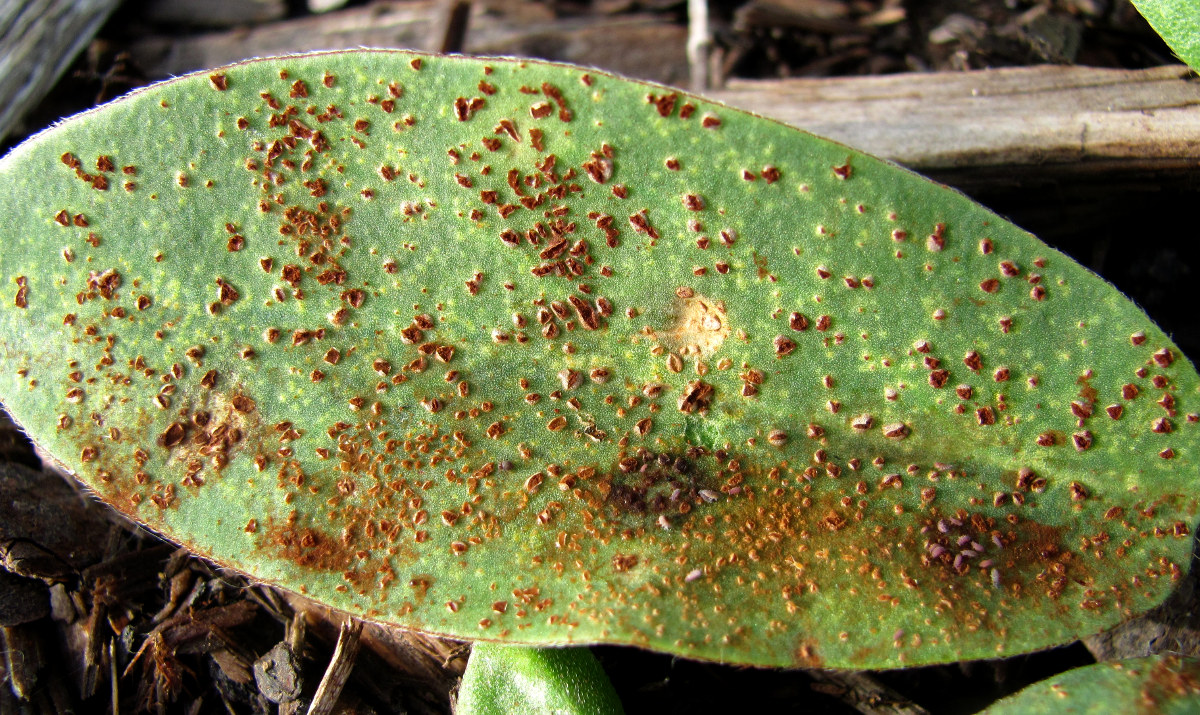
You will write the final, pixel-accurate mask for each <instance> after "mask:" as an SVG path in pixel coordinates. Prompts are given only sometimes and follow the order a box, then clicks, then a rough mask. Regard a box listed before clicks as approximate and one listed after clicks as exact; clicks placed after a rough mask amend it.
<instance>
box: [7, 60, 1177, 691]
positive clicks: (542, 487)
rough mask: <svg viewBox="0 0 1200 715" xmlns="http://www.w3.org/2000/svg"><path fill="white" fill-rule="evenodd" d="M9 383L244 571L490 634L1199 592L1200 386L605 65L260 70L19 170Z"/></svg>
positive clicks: (717, 640) (1033, 641)
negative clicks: (1199, 484) (601, 68)
mask: <svg viewBox="0 0 1200 715" xmlns="http://www.w3.org/2000/svg"><path fill="white" fill-rule="evenodd" d="M0 215H3V216H4V218H5V224H4V229H3V230H4V237H3V241H4V243H3V245H4V253H3V257H2V258H0V286H2V287H3V288H2V290H3V295H4V300H3V302H2V304H0V355H2V356H3V357H2V362H0V395H2V396H3V399H4V402H5V405H6V406H7V408H8V409H9V410H10V411H11V412H12V414H13V415H14V416H15V417H16V419H17V420H19V421H20V423H21V424H22V425H23V426H24V427H25V428H26V429H27V430H28V431H29V433H30V434H31V435H32V436H33V437H34V438H35V439H36V440H37V441H38V442H39V443H40V444H41V445H42V446H43V447H45V448H46V450H48V451H49V452H50V453H51V454H53V455H55V456H56V457H57V458H58V459H60V460H61V461H62V462H63V463H64V464H65V465H66V466H67V467H68V468H70V469H71V470H72V471H74V472H75V473H77V474H78V475H79V477H80V478H81V479H83V480H84V481H86V482H87V483H88V484H90V485H91V486H92V487H93V488H94V489H95V490H96V492H97V493H98V494H100V495H101V496H102V497H103V498H104V499H106V500H107V501H109V502H110V503H111V504H113V505H114V506H115V507H116V508H117V509H119V510H121V511H123V512H124V513H126V514H128V515H130V516H131V517H133V518H135V519H138V520H139V521H142V522H144V523H146V524H149V525H150V526H151V527H152V528H154V529H156V530H159V531H161V532H163V533H165V534H167V535H168V536H170V537H171V538H174V539H177V540H179V541H181V542H183V543H186V544H187V545H188V546H189V547H191V548H193V549H195V550H196V551H197V552H199V553H201V554H204V555H205V556H207V557H210V558H212V559H215V560H217V561H218V562H220V563H223V564H228V565H231V566H234V567H237V568H240V569H243V570H246V571H248V572H250V573H252V574H254V575H255V576H257V577H259V578H262V579H264V580H265V581H269V582H273V583H277V584H279V585H282V586H285V587H288V588H292V589H296V590H298V591H301V592H303V593H306V594H308V595H310V596H313V597H316V598H318V599H320V600H322V601H324V602H326V603H328V604H330V605H331V606H335V607H338V608H343V609H346V610H348V611H351V612H353V613H357V614H361V615H363V616H366V617H370V618H374V619H379V620H383V621H388V622H392V623H397V624H401V625H404V626H408V627H412V628H419V629H422V630H426V631H430V632H434V633H443V634H450V635H454V636H459V637H465V638H476V639H487V640H497V641H509V642H521V643H534V644H568V643H591V642H610V643H629V644H635V645H640V646H644V647H649V648H655V649H659V650H666V651H672V652H676V653H680V654H683V655H687V656H692V657H697V658H708V659H715V660H721V661H731V662H742V663H753V664H765V665H823V666H827V667H859V668H862V667H893V666H897V665H903V664H918V663H930V662H938V661H947V660H955V659H962V658H977V657H986V656H992V655H996V654H1005V653H1013V652H1017V651H1024V650H1029V649H1034V648H1038V647H1042V646H1046V645H1049V644H1054V643H1059V642H1063V641H1066V640H1069V639H1071V638H1074V637H1076V636H1078V635H1080V634H1086V633H1090V632H1095V631H1098V630H1100V629H1102V628H1105V627H1107V626H1111V625H1112V624H1115V623H1117V622H1119V621H1120V620H1122V619H1123V618H1125V617H1127V616H1129V615H1131V614H1133V613H1136V612H1138V611H1141V610H1144V609H1146V608H1147V607H1149V606H1151V605H1153V604H1155V603H1157V602H1158V601H1160V600H1162V598H1163V597H1164V596H1165V594H1166V593H1167V592H1168V591H1169V590H1170V589H1171V588H1172V586H1173V585H1174V583H1175V582H1176V580H1177V579H1178V578H1179V577H1180V575H1181V570H1182V569H1185V568H1186V564H1187V562H1188V554H1189V553H1190V549H1191V538H1190V535H1189V534H1190V530H1191V529H1192V528H1193V526H1194V523H1195V515H1196V512H1197V498H1196V489H1195V487H1194V484H1195V470H1196V460H1197V429H1198V427H1197V424H1196V422H1197V419H1198V418H1197V415H1196V411H1197V409H1198V407H1197V405H1198V404H1200V400H1198V396H1197V388H1198V386H1200V380H1198V378H1197V375H1196V372H1195V370H1194V369H1193V368H1192V366H1191V365H1190V364H1189V362H1188V361H1187V359H1185V358H1184V356H1183V355H1181V354H1180V353H1179V351H1178V350H1177V348H1175V347H1174V346H1173V345H1172V344H1171V342H1170V340H1169V339H1168V338H1167V337H1166V336H1165V335H1164V334H1163V333H1162V332H1161V331H1160V330H1158V329H1157V328H1156V327H1155V326H1154V325H1153V324H1152V323H1151V322H1150V320H1149V319H1147V318H1146V316H1145V315H1143V314H1142V313H1141V312H1140V311H1139V310H1138V309H1137V308H1136V307H1135V306H1133V305H1132V304H1131V303H1129V301H1127V300H1125V299H1124V298H1123V297H1122V296H1120V295H1119V294H1118V293H1117V292H1116V291H1115V290H1114V289H1113V288H1112V287H1111V286H1108V285H1106V284H1105V283H1104V282H1103V281H1101V280H1100V279H1099V278H1097V277H1096V276H1094V275H1092V274H1091V273H1089V272H1087V271H1086V270H1084V269H1083V268H1081V267H1079V266H1078V265H1076V264H1074V263H1073V262H1072V261H1070V260H1069V259H1067V258H1066V257H1064V256H1062V255H1061V254H1059V253H1057V252H1055V251H1054V250H1052V249H1050V248H1048V247H1046V246H1045V245H1043V244H1041V243H1039V242H1038V241H1037V240H1036V239H1034V238H1033V237H1032V236H1030V235H1028V234H1026V233H1024V232H1022V231H1020V230H1018V229H1016V228H1015V227H1013V226H1011V225H1009V224H1007V223H1006V222H1004V221H1003V220H1001V219H999V218H998V217H996V216H995V215H994V214H991V213H989V212H988V211H986V210H984V209H982V208H980V207H978V206H976V205H974V204H972V203H971V202H970V201H968V200H967V199H965V198H964V197H962V196H961V195H959V194H957V193H954V192H952V191H949V190H947V189H945V188H943V187H940V186H937V185H934V184H932V183H930V182H928V181H926V180H924V179H922V178H919V177H917V176H914V175H912V174H910V173H908V172H906V171H903V170H901V169H898V168H896V167H894V166H891V165H888V164H886V163H884V162H881V161H878V160H876V159H873V158H870V157H866V156H863V155H861V154H859V153H857V152H855V151H853V150H851V149H848V148H846V147H844V146H840V145H837V144H833V143H830V142H828V141H824V140H821V139H817V138H815V137H812V136H809V135H806V134H804V133H802V132H798V131H796V130H794V129H791V128H789V127H786V126H783V125H780V124H777V123H775V122H772V121H768V120H766V119H762V118H759V117H755V116H751V115H747V114H744V113H742V112H739V111H737V110H734V109H731V108H728V107H725V106H721V105H717V104H713V103H710V102H707V101H704V100H701V99H698V98H696V97H692V96H689V95H685V94H682V93H678V92H675V91H673V90H670V89H665V88H662V87H657V86H651V85H647V84H642V83H637V82H631V81H627V80H622V79H619V78H616V77H611V76H608V75H605V74H602V73H600V72H595V71H587V70H583V69H578V68H571V67H563V66H556V65H548V64H542V63H536V62H518V61H511V60H469V59H461V58H439V57H429V56H417V55H412V54H407V53H402V52H382V51H379V52H352V53H336V54H320V55H311V56H305V57H287V58H276V59H267V60H261V61H254V62H248V63H245V64H241V65H237V66H234V67H229V68H226V69H223V70H219V71H214V72H207V73H203V74H198V75H192V76H189V77H184V78H181V79H178V80H174V81H171V82H167V83H164V84H160V85H157V86H155V87H153V88H151V89H148V90H146V91H142V92H138V93H135V94H134V95H131V96H129V97H127V98H125V99H122V100H119V101H117V102H115V103H113V104H111V105H108V106H107V107H105V108H103V109H100V110H97V111H95V112H91V113H88V114H85V115H83V116H80V117H78V118H76V119H73V120H71V121H69V122H66V123H64V124H62V125H60V126H58V127H55V128H54V129H52V130H50V131H47V132H46V133H44V134H42V135H40V136H38V137H36V138H34V139H32V140H31V141H29V142H27V143H26V144H24V145H22V146H20V147H19V148H17V149H16V150H14V151H13V152H12V153H11V154H10V155H9V156H8V157H7V158H5V159H4V160H3V161H2V162H0Z"/></svg>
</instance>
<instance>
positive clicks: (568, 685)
mask: <svg viewBox="0 0 1200 715" xmlns="http://www.w3.org/2000/svg"><path fill="white" fill-rule="evenodd" d="M454 712H455V715H509V713H527V714H528V715H542V714H547V715H548V714H549V713H555V715H621V713H623V712H625V711H624V710H623V709H622V708H621V700H620V698H618V697H617V693H616V691H615V690H613V687H612V683H610V682H609V680H608V676H607V675H605V673H604V669H603V668H602V667H601V666H600V663H599V662H598V661H597V660H596V656H594V655H592V653H591V651H589V650H588V649H587V648H527V647H523V646H510V645H500V644H496V643H486V642H479V643H476V644H475V645H474V646H473V647H472V648H471V659H470V660H469V661H468V662H467V670H466V672H465V673H463V678H462V684H461V685H460V686H459V688H458V703H457V705H456V706H455V708H454Z"/></svg>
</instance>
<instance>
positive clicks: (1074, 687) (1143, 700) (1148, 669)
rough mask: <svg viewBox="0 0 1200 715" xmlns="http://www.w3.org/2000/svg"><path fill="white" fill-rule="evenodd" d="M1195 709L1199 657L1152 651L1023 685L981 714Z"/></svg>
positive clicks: (1180, 712) (1198, 705)
mask: <svg viewBox="0 0 1200 715" xmlns="http://www.w3.org/2000/svg"><path fill="white" fill-rule="evenodd" d="M1197 711H1200V660H1197V659H1196V658H1181V657H1180V656H1177V655H1156V656H1150V657H1147V658H1133V659H1130V660H1123V661H1116V662H1112V663H1097V664H1096V665H1089V666H1086V667H1083V668H1075V669H1074V670H1068V671H1067V672H1065V673H1062V674H1061V675H1059V676H1057V677H1055V678H1050V679H1048V680H1044V681H1042V682H1040V683H1035V684H1034V685H1031V686H1029V687H1028V688H1025V689H1024V690H1022V691H1021V692H1019V693H1017V694H1016V695H1012V696H1010V697H1007V698H1005V699H1003V700H1001V701H999V702H997V703H996V704H995V705H992V706H991V707H989V708H988V709H987V710H985V711H984V712H983V715H1008V714H1010V713H1011V714H1012V715H1038V714H1039V713H1054V714H1055V715H1060V714H1061V715H1107V714H1108V713H1147V714H1149V713H1157V714H1160V715H1185V714H1186V713H1195V712H1197Z"/></svg>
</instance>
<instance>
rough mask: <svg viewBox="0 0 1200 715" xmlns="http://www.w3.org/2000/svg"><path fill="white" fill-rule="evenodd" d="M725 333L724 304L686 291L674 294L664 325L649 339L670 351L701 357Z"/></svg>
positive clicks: (714, 348)
mask: <svg viewBox="0 0 1200 715" xmlns="http://www.w3.org/2000/svg"><path fill="white" fill-rule="evenodd" d="M729 332H730V329H729V317H728V315H726V312H725V303H724V301H714V300H712V299H711V298H709V297H707V296H704V295H701V294H699V293H695V292H693V291H691V290H690V289H689V290H680V291H677V292H676V297H675V300H674V302H673V305H672V310H671V314H670V317H669V318H668V321H667V326H666V327H665V328H664V329H663V330H660V331H656V332H655V333H654V335H653V337H654V339H655V340H657V341H658V342H659V343H661V344H662V345H663V346H664V347H666V348H667V349H668V350H671V351H672V352H677V353H680V354H681V355H684V356H688V355H695V356H696V357H697V358H705V357H708V356H709V355H712V354H713V353H715V352H716V351H717V350H718V349H719V348H720V347H721V344H722V343H724V342H725V338H727V337H729Z"/></svg>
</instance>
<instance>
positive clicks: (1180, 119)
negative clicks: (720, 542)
mask: <svg viewBox="0 0 1200 715" xmlns="http://www.w3.org/2000/svg"><path fill="white" fill-rule="evenodd" d="M711 96H713V98H715V99H719V100H721V101H723V102H726V103H728V104H731V105H733V106H736V107H741V108H743V109H747V110H750V111H752V112H757V113H759V114H763V115H764V116H768V117H772V118H775V119H778V120H780V121H782V122H784V123H786V124H791V125H792V126H796V127H800V128H803V129H806V130H808V131H811V132H813V133H814V134H818V135H821V136H824V137H828V138H830V139H834V140H836V141H839V142H842V143H844V144H846V145H848V146H852V147H854V148H856V149H861V150H863V151H865V152H868V153H871V154H875V155H876V156H881V157H883V158H886V159H891V160H892V161H895V162H898V163H900V164H903V165H905V166H908V167H910V168H913V169H915V170H918V171H922V172H926V173H932V174H934V175H935V176H937V175H939V174H942V173H953V172H955V171H970V172H972V173H977V174H980V175H985V174H986V173H987V172H988V171H989V170H991V171H994V172H995V173H996V174H997V176H996V179H997V180H1001V179H1003V176H1004V175H1005V174H1007V173H1008V172H1009V171H1010V169H1012V168H1014V167H1017V168H1020V169H1022V170H1024V171H1026V172H1030V173H1032V172H1035V171H1036V172H1046V171H1050V172H1058V173H1060V174H1063V175H1073V174H1095V173H1112V172H1121V171H1127V170H1128V171H1135V172H1142V171H1158V170H1163V171H1169V172H1178V171H1188V172H1191V171H1192V170H1193V169H1194V167H1195V166H1196V164H1197V162H1198V161H1200V82H1198V81H1196V79H1195V78H1194V77H1193V76H1192V73H1191V71H1190V70H1188V69H1187V68H1186V67H1184V66H1182V65H1170V66H1164V67H1155V68H1151V69H1145V70H1114V69H1097V68H1090V67H1064V66H1057V65H1046V66H1038V67H1020V68H1006V69H996V70H981V71H976V72H961V73H955V72H949V73H929V74H898V75H882V76H874V77H854V78H833V79H786V80H734V81H731V82H729V84H728V85H727V88H726V89H724V90H722V91H717V92H712V93H711ZM1008 178H1009V180H1010V181H1011V180H1012V177H1011V175H1009V177H1008Z"/></svg>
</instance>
